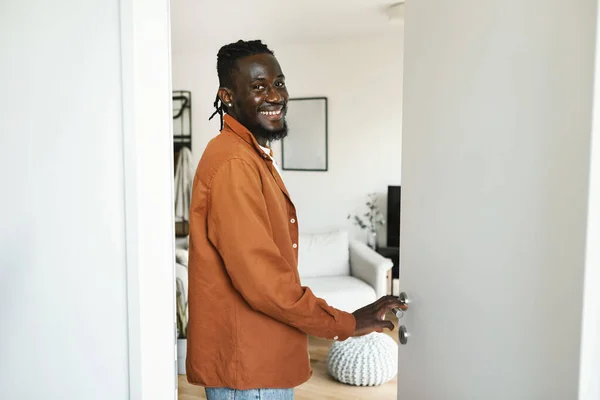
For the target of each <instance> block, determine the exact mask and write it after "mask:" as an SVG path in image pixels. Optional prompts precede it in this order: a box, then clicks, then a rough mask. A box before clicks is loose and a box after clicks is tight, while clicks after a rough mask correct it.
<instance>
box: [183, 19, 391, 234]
mask: <svg viewBox="0 0 600 400" xmlns="http://www.w3.org/2000/svg"><path fill="white" fill-rule="evenodd" d="M175 23H177V22H176V21H174V24H175ZM207 41H209V39H207ZM224 44H226V43H220V42H219V43H212V42H211V45H210V46H209V45H204V48H199V49H198V50H197V51H195V52H194V53H193V54H190V53H187V54H174V55H173V87H174V89H180V90H184V89H186V90H191V91H192V98H193V101H192V103H193V104H192V109H193V110H192V115H193V121H192V125H193V146H194V148H193V153H194V158H195V160H198V159H199V158H200V156H201V152H202V151H203V150H204V148H205V146H206V144H207V142H208V141H209V140H210V139H211V138H212V137H214V136H215V135H216V134H217V133H218V128H219V123H218V116H217V117H215V119H214V120H213V121H210V122H209V121H208V117H209V116H210V115H211V114H212V112H213V110H214V109H213V101H214V99H215V95H216V91H217V88H218V79H217V72H216V54H217V52H218V49H219V47H220V46H222V45H224ZM267 45H269V47H271V48H272V49H273V50H274V51H275V55H276V57H277V59H278V60H279V62H280V64H281V66H282V69H283V72H284V74H285V75H286V79H287V85H288V90H289V92H290V97H313V96H326V97H328V99H329V100H328V101H329V104H328V105H329V170H328V171H327V172H296V171H283V175H284V176H283V178H284V180H285V182H286V184H287V186H288V189H289V191H290V193H291V194H292V196H293V199H294V201H295V203H296V206H297V208H298V213H299V216H300V218H299V221H300V229H301V230H302V231H312V232H314V231H325V230H330V229H336V228H339V227H350V228H351V229H352V230H353V231H355V232H356V229H355V228H354V227H353V226H352V225H350V223H349V222H348V221H347V220H346V217H347V215H348V213H354V212H362V211H363V210H364V209H363V208H362V207H363V206H364V202H365V200H366V195H367V193H369V192H378V193H379V195H380V200H381V208H382V211H383V212H384V213H385V212H386V196H387V185H399V184H400V164H401V160H400V156H401V125H402V115H401V108H402V54H403V48H402V47H403V38H402V35H394V36H392V35H387V36H374V37H363V38H344V39H337V40H322V41H318V42H317V41H312V42H307V43H298V42H296V43H287V44H277V43H269V42H267ZM290 134H291V135H293V134H295V133H294V132H291V133H290ZM298 134H301V133H298ZM276 148H277V147H276ZM316 188H319V189H316ZM385 239H386V238H385V227H384V228H383V229H381V230H380V237H379V241H380V243H381V244H385Z"/></svg>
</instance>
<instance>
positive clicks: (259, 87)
mask: <svg viewBox="0 0 600 400" xmlns="http://www.w3.org/2000/svg"><path fill="white" fill-rule="evenodd" d="M264 88H265V86H264V85H255V86H254V89H256V90H263V89H264Z"/></svg>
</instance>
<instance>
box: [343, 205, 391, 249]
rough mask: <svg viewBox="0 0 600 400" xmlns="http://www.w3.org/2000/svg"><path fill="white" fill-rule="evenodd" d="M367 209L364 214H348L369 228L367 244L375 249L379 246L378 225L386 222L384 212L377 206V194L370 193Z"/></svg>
mask: <svg viewBox="0 0 600 400" xmlns="http://www.w3.org/2000/svg"><path fill="white" fill-rule="evenodd" d="M366 207H367V211H366V212H365V213H364V214H362V215H358V214H356V215H351V214H349V215H348V219H352V220H353V222H354V224H355V225H357V226H359V227H360V228H361V229H363V230H367V245H368V246H369V247H370V248H372V249H373V250H375V249H376V248H377V227H379V226H382V225H384V224H385V219H384V218H383V214H382V213H381V211H379V207H378V206H377V194H375V193H369V194H368V196H367V202H366Z"/></svg>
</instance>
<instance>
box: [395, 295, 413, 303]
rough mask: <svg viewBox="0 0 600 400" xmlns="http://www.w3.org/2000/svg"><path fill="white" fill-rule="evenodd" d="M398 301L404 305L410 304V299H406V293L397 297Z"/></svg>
mask: <svg viewBox="0 0 600 400" xmlns="http://www.w3.org/2000/svg"><path fill="white" fill-rule="evenodd" d="M398 299H400V301H401V302H403V303H404V304H408V303H410V299H409V298H408V295H407V294H406V292H402V293H400V295H399V296H398Z"/></svg>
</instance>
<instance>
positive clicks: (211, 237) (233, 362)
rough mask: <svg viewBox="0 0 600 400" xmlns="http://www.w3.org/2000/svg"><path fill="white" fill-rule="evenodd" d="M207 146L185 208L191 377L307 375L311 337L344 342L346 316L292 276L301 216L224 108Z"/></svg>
mask: <svg viewBox="0 0 600 400" xmlns="http://www.w3.org/2000/svg"><path fill="white" fill-rule="evenodd" d="M224 122H225V126H224V129H223V130H222V131H221V133H220V134H219V135H217V137H215V138H214V139H213V140H211V142H210V143H209V144H208V146H207V147H206V150H205V151H204V154H203V155H202V158H201V160H200V162H199V164H198V168H197V170H196V175H195V178H194V184H193V193H192V204H191V212H190V248H189V266H188V269H189V271H188V274H189V296H188V297H189V299H188V301H189V303H188V304H189V325H188V331H187V360H186V370H187V372H186V373H187V379H188V381H189V382H191V383H194V384H198V385H202V386H205V387H229V388H233V389H239V390H244V389H254V388H292V387H296V386H298V385H300V384H302V383H304V382H305V381H307V380H308V379H309V378H310V376H311V373H312V371H311V368H310V360H309V354H308V335H313V336H317V337H323V338H329V339H338V340H345V339H347V338H348V337H349V336H350V335H352V333H353V332H354V329H355V326H356V321H355V319H354V316H353V315H352V314H349V313H347V312H343V311H340V310H338V309H335V308H333V307H331V306H329V305H328V304H327V303H326V302H325V301H324V300H323V299H319V298H317V297H316V296H315V295H314V294H313V292H312V291H311V290H310V289H309V288H307V287H303V286H302V285H301V283H300V277H299V275H298V217H297V216H296V209H295V207H294V204H293V202H292V200H291V198H290V195H289V193H288V191H287V190H286V188H285V185H284V183H283V181H282V179H281V177H280V176H279V174H278V172H277V171H276V169H275V167H274V165H273V163H272V161H271V159H270V157H269V156H268V155H267V154H265V153H264V152H263V150H262V149H261V148H260V146H259V145H258V142H257V141H256V139H255V138H254V136H253V135H252V134H251V133H250V131H248V130H247V129H246V128H244V127H243V126H242V125H241V124H240V123H238V122H237V121H236V120H235V119H234V118H232V117H231V116H229V115H225V117H224Z"/></svg>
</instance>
